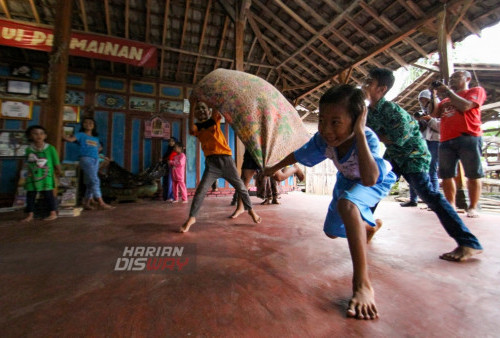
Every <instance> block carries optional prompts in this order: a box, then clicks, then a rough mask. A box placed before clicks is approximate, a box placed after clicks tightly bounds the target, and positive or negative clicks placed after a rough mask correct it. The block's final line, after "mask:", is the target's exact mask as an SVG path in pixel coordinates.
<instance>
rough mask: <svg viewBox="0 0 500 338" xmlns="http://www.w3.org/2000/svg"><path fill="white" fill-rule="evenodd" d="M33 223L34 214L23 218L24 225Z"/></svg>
mask: <svg viewBox="0 0 500 338" xmlns="http://www.w3.org/2000/svg"><path fill="white" fill-rule="evenodd" d="M32 221H33V214H32V213H30V214H28V216H27V217H26V218H23V219H22V220H21V222H22V223H29V222H32Z"/></svg>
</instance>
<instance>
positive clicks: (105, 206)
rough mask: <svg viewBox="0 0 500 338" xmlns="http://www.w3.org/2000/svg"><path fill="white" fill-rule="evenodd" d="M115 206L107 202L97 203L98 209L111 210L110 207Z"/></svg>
mask: <svg viewBox="0 0 500 338" xmlns="http://www.w3.org/2000/svg"><path fill="white" fill-rule="evenodd" d="M114 208H115V207H113V206H111V205H109V204H106V203H104V204H99V209H101V210H111V209H114Z"/></svg>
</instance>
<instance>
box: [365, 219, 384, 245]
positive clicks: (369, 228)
mask: <svg viewBox="0 0 500 338" xmlns="http://www.w3.org/2000/svg"><path fill="white" fill-rule="evenodd" d="M381 227H382V220H381V219H376V220H375V226H374V227H372V226H370V225H368V224H367V225H366V243H370V241H371V240H372V238H373V235H375V233H376V232H377V231H379V230H380V228H381Z"/></svg>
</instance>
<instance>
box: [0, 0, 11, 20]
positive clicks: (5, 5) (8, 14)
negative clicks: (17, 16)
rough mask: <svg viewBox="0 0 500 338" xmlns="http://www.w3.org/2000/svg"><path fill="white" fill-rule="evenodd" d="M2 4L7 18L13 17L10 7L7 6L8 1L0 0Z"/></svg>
mask: <svg viewBox="0 0 500 338" xmlns="http://www.w3.org/2000/svg"><path fill="white" fill-rule="evenodd" d="M0 5H1V6H2V10H3V12H4V13H5V16H6V17H7V19H12V17H11V16H10V11H9V7H7V3H6V2H5V0H0Z"/></svg>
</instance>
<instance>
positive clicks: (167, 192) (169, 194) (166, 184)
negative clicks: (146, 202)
mask: <svg viewBox="0 0 500 338" xmlns="http://www.w3.org/2000/svg"><path fill="white" fill-rule="evenodd" d="M162 182H163V185H162V186H163V200H164V201H166V200H173V199H174V191H173V189H172V173H171V172H170V168H169V169H168V172H167V174H166V175H165V176H163V180H162Z"/></svg>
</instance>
